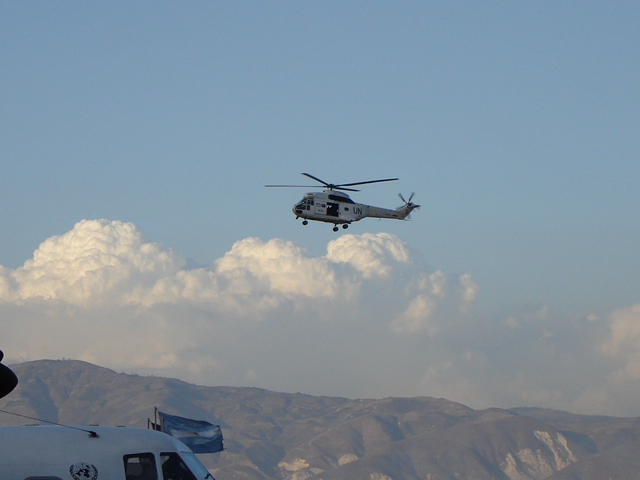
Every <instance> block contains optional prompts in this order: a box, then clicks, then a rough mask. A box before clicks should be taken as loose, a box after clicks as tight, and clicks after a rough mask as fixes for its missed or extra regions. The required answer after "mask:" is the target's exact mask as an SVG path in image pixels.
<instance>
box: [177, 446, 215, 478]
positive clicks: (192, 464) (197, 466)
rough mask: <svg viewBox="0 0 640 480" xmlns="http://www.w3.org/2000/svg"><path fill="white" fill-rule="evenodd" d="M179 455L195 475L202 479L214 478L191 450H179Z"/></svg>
mask: <svg viewBox="0 0 640 480" xmlns="http://www.w3.org/2000/svg"><path fill="white" fill-rule="evenodd" d="M180 456H181V457H182V459H183V460H184V462H185V463H186V464H187V466H188V467H189V469H190V470H191V471H192V472H193V473H195V474H196V477H198V478H202V479H205V478H210V479H212V480H215V479H214V478H213V475H211V474H210V473H209V470H207V469H206V467H205V466H204V465H203V464H202V463H201V462H200V460H198V457H196V456H195V454H194V453H193V452H180Z"/></svg>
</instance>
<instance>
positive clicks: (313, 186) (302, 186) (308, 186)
mask: <svg viewBox="0 0 640 480" xmlns="http://www.w3.org/2000/svg"><path fill="white" fill-rule="evenodd" d="M265 187H295V188H318V186H317V185H265Z"/></svg>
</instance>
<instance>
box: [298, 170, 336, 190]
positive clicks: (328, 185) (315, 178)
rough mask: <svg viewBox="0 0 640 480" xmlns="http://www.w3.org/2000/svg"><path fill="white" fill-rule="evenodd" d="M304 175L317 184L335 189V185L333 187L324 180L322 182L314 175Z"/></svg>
mask: <svg viewBox="0 0 640 480" xmlns="http://www.w3.org/2000/svg"><path fill="white" fill-rule="evenodd" d="M302 175H304V176H305V177H309V178H313V179H314V180H315V181H316V182H320V183H321V184H323V185H326V186H327V187H329V188H333V187H335V185H332V184H330V183H327V182H325V181H324V180H320V179H319V178H318V177H314V176H313V175H311V174H310V173H303V174H302Z"/></svg>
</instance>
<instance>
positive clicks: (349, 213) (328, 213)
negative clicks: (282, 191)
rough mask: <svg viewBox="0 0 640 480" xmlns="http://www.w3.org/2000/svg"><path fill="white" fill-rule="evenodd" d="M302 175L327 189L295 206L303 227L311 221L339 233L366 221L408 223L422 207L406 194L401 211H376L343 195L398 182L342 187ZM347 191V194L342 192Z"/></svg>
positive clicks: (307, 195) (306, 197) (294, 210)
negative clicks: (350, 225)
mask: <svg viewBox="0 0 640 480" xmlns="http://www.w3.org/2000/svg"><path fill="white" fill-rule="evenodd" d="M302 175H304V176H306V177H309V178H311V179H313V180H315V181H316V182H320V183H321V184H323V185H324V186H326V187H327V188H326V189H325V190H323V191H322V192H310V193H305V194H304V197H303V198H302V200H300V201H299V202H298V203H296V204H295V205H294V206H293V213H294V214H295V216H296V219H298V218H303V220H302V224H303V225H308V223H309V220H315V221H318V222H326V223H333V231H334V232H337V231H338V225H340V224H341V225H342V228H348V227H349V224H350V223H351V222H357V221H358V220H362V219H363V218H367V217H373V218H395V219H396V220H404V219H406V218H407V217H408V216H409V214H410V213H411V212H412V211H413V210H415V209H416V208H420V205H416V204H415V203H413V202H411V199H412V198H413V195H414V194H413V193H412V194H411V195H410V196H409V200H405V199H404V197H403V196H402V194H398V196H399V197H400V199H401V200H402V201H403V202H404V205H402V206H401V207H398V208H396V209H395V210H392V209H390V208H380V207H373V206H371V205H365V204H362V203H355V202H354V201H353V200H351V198H349V195H347V194H346V193H344V192H343V191H349V192H359V191H360V190H356V189H354V188H347V187H353V186H356V185H365V184H367V183H379V182H392V181H394V180H398V179H397V178H385V179H382V180H369V181H367V182H354V183H342V184H339V185H336V184H333V183H327V182H325V181H324V180H320V179H319V178H317V177H314V176H313V175H310V174H308V173H303V174H302ZM265 187H305V188H308V187H309V185H265ZM339 190H343V191H339Z"/></svg>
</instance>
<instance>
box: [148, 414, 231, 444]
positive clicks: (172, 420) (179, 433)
mask: <svg viewBox="0 0 640 480" xmlns="http://www.w3.org/2000/svg"><path fill="white" fill-rule="evenodd" d="M158 416H159V417H160V428H161V430H162V431H163V432H164V433H167V434H169V435H171V436H172V437H175V438H177V439H178V440H180V441H181V442H182V443H184V444H185V445H186V446H187V447H189V448H190V449H191V451H192V452H193V453H215V452H221V451H222V450H223V446H222V432H221V431H220V426H219V425H212V424H210V423H209V422H205V421H204V420H192V419H191V418H184V417H178V416H176V415H168V414H166V413H162V412H160V411H158Z"/></svg>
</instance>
